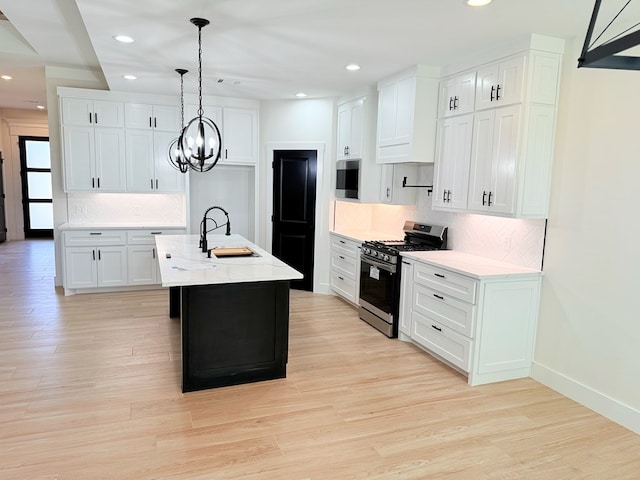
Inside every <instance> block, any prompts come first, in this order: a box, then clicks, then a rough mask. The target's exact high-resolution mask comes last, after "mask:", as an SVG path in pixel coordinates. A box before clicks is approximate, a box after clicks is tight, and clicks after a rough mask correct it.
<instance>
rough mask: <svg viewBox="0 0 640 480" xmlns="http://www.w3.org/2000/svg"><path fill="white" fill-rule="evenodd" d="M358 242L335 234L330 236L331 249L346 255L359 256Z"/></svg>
mask: <svg viewBox="0 0 640 480" xmlns="http://www.w3.org/2000/svg"><path fill="white" fill-rule="evenodd" d="M360 245H361V244H360V243H358V242H353V241H351V240H346V239H344V238H341V237H337V236H335V235H332V236H331V251H332V252H334V253H338V254H340V255H344V256H347V257H352V258H358V257H359V256H360V249H359V248H360Z"/></svg>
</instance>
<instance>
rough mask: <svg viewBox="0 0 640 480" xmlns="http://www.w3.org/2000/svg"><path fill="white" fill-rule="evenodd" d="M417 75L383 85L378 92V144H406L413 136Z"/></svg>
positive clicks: (382, 145) (379, 145)
mask: <svg viewBox="0 0 640 480" xmlns="http://www.w3.org/2000/svg"><path fill="white" fill-rule="evenodd" d="M415 94H416V79H415V77H408V78H403V79H401V80H398V81H395V82H393V83H390V84H387V85H383V86H381V87H380V89H379V93H378V95H379V96H378V105H379V107H378V108H379V111H378V136H377V146H378V147H385V146H391V145H401V144H406V143H409V142H410V141H411V138H412V136H413V117H414V103H415Z"/></svg>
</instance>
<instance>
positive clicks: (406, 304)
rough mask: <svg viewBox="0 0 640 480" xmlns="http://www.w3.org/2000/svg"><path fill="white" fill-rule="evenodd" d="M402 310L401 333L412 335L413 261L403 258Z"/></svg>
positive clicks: (400, 313)
mask: <svg viewBox="0 0 640 480" xmlns="http://www.w3.org/2000/svg"><path fill="white" fill-rule="evenodd" d="M400 272H401V277H400V311H399V313H398V317H399V318H398V329H399V330H400V333H404V334H405V335H407V336H411V329H412V325H411V311H412V304H413V283H414V282H413V262H412V261H411V260H406V259H404V258H403V259H402V268H401V270H400Z"/></svg>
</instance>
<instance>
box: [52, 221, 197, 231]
mask: <svg viewBox="0 0 640 480" xmlns="http://www.w3.org/2000/svg"><path fill="white" fill-rule="evenodd" d="M148 228H153V229H163V228H164V229H169V228H170V229H177V230H184V229H186V228H187V226H186V225H162V224H158V223H144V222H138V223H126V222H124V223H123V222H114V223H103V222H102V223H63V224H62V225H60V226H59V227H58V229H60V230H91V229H100V230H143V229H148Z"/></svg>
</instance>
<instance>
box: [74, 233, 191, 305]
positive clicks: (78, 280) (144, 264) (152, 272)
mask: <svg viewBox="0 0 640 480" xmlns="http://www.w3.org/2000/svg"><path fill="white" fill-rule="evenodd" d="M179 233H184V230H183V229H162V230H160V229H155V230H151V229H149V230H146V229H138V230H115V229H108V230H107V229H105V230H99V229H95V230H68V231H65V232H64V234H63V239H64V240H63V245H64V246H63V248H64V289H65V294H66V295H70V294H73V293H81V292H96V291H100V290H101V289H109V288H111V289H113V287H117V288H116V289H118V290H120V289H126V288H127V287H133V286H144V285H158V284H160V277H159V272H158V259H157V251H156V247H155V235H167V234H169V235H171V234H179Z"/></svg>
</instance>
